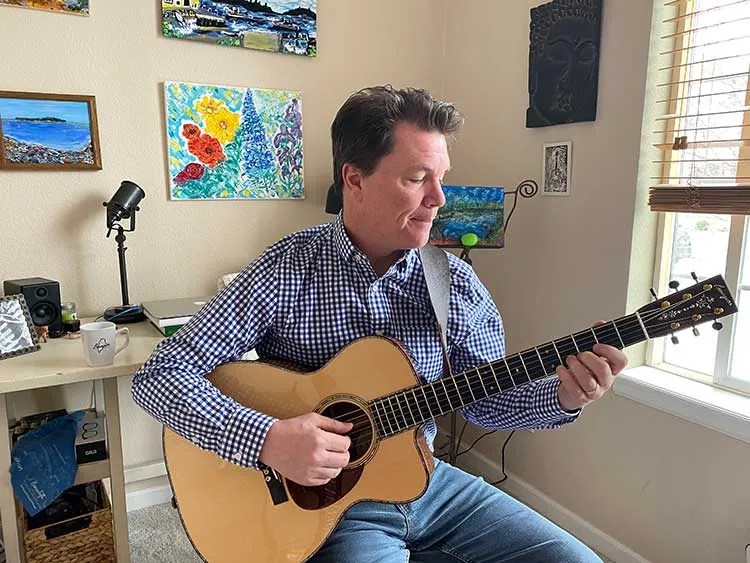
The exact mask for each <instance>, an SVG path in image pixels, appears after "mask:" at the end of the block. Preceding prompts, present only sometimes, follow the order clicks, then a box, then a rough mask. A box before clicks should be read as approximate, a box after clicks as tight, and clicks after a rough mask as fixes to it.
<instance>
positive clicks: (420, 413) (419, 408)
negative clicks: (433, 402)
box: [411, 387, 430, 422]
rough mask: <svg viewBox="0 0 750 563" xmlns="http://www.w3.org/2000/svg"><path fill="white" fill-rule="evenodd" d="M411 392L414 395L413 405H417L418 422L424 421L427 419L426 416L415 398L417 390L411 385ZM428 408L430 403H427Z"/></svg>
mask: <svg viewBox="0 0 750 563" xmlns="http://www.w3.org/2000/svg"><path fill="white" fill-rule="evenodd" d="M411 394H412V395H413V396H414V406H415V407H417V411H418V412H419V419H420V422H424V421H425V420H426V419H427V417H426V416H425V415H424V413H423V412H422V407H420V406H419V399H417V390H416V389H415V388H414V387H412V389H411ZM429 408H430V405H427V409H428V410H429Z"/></svg>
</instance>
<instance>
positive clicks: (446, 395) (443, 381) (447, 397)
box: [440, 379, 460, 410]
mask: <svg viewBox="0 0 750 563" xmlns="http://www.w3.org/2000/svg"><path fill="white" fill-rule="evenodd" d="M440 383H442V384H443V391H445V398H446V399H447V400H448V406H449V407H450V409H451V410H455V409H454V407H453V403H451V398H450V396H449V395H448V389H446V387H445V380H444V379H441V380H440ZM459 397H460V396H459Z"/></svg>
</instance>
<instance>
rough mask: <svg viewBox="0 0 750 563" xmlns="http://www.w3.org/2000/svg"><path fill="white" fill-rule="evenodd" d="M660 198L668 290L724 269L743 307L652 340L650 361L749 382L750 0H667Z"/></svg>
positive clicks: (656, 206)
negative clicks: (694, 330) (718, 320)
mask: <svg viewBox="0 0 750 563" xmlns="http://www.w3.org/2000/svg"><path fill="white" fill-rule="evenodd" d="M664 13H665V18H664V22H665V28H664V30H665V31H664V32H663V33H662V46H663V48H661V49H660V53H659V63H660V64H659V66H660V67H661V68H660V69H659V70H660V71H661V72H662V74H663V76H664V77H665V79H664V80H660V81H659V92H660V93H659V94H657V103H659V104H661V108H660V113H661V114H662V115H661V117H659V118H658V119H657V125H656V130H655V131H654V132H655V133H656V134H657V135H659V137H658V138H659V139H661V140H660V142H659V143H658V144H657V145H656V146H657V147H658V148H659V149H660V151H661V152H660V154H661V155H662V158H661V159H660V160H657V161H655V163H654V164H656V165H658V167H659V168H660V171H659V173H658V175H657V176H655V177H654V180H655V181H656V182H657V184H656V185H655V186H654V187H652V189H651V199H650V204H651V208H652V209H653V210H656V211H663V212H664V213H663V216H662V217H661V218H660V232H661V233H662V240H661V242H662V244H661V252H660V263H659V267H658V268H657V270H658V271H657V276H656V277H657V280H656V281H657V285H658V287H659V288H660V289H661V292H660V293H662V294H663V293H665V291H667V282H668V281H670V280H675V281H677V282H679V283H680V287H682V288H684V287H686V286H688V285H692V284H693V283H695V282H694V280H693V278H692V273H693V272H694V273H695V274H697V276H698V277H699V278H706V277H710V276H713V275H715V274H717V273H721V274H723V275H724V277H725V279H726V280H727V283H728V284H729V286H730V287H731V288H732V289H733V290H734V296H735V299H736V300H737V302H738V305H739V309H740V310H739V313H738V314H736V315H734V316H733V317H728V318H726V319H722V324H723V325H724V329H723V330H721V331H719V332H717V331H715V330H712V329H711V325H710V324H704V325H702V326H700V327H698V330H699V331H700V337H699V338H696V337H694V336H693V335H692V334H690V332H689V331H684V332H681V333H679V334H678V335H677V337H678V338H679V343H678V344H672V343H671V342H670V341H669V339H663V340H660V341H657V342H654V343H652V345H651V348H650V352H649V362H648V363H649V364H651V365H654V366H658V367H660V368H662V369H667V370H669V371H674V372H676V373H679V374H681V375H685V376H688V377H692V378H695V379H699V380H702V381H705V382H711V383H714V384H718V385H722V386H725V387H730V388H732V389H734V390H739V391H744V392H750V234H749V233H750V227H748V214H750V81H749V80H748V77H749V76H750V28H749V27H748V24H750V0H672V1H666V2H665V12H664Z"/></svg>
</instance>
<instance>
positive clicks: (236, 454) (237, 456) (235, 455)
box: [232, 452, 242, 461]
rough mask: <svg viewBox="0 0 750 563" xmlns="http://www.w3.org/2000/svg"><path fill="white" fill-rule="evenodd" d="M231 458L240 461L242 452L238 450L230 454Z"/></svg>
mask: <svg viewBox="0 0 750 563" xmlns="http://www.w3.org/2000/svg"><path fill="white" fill-rule="evenodd" d="M232 459H234V460H235V461H240V460H242V454H241V453H240V452H237V453H235V454H234V455H233V456H232Z"/></svg>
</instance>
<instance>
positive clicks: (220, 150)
mask: <svg viewBox="0 0 750 563" xmlns="http://www.w3.org/2000/svg"><path fill="white" fill-rule="evenodd" d="M164 98H165V102H166V117H167V143H168V148H167V156H168V160H169V177H170V186H171V194H172V199H298V198H302V197H304V184H303V173H302V99H301V93H300V92H297V91H291V90H264V89H259V88H235V87H231V86H209V85H205V84H188V83H183V82H167V83H166V84H165V86H164Z"/></svg>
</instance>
